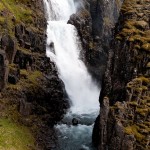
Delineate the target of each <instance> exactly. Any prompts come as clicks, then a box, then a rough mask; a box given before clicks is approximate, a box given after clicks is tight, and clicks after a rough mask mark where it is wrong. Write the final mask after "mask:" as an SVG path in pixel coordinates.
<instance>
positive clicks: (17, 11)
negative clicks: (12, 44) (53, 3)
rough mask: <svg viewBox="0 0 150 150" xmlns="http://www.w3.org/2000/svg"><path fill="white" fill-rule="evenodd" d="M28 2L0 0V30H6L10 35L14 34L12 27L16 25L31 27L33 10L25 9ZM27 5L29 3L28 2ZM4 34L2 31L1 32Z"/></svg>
mask: <svg viewBox="0 0 150 150" xmlns="http://www.w3.org/2000/svg"><path fill="white" fill-rule="evenodd" d="M27 2H28V0H26V1H25V0H24V1H22V0H21V1H20V2H19V1H16V0H1V1H0V12H1V15H0V29H1V32H2V31H3V30H7V32H8V33H10V34H11V35H13V34H14V26H15V25H16V24H17V23H21V22H23V23H25V24H26V25H28V24H29V25H31V24H32V23H33V14H34V13H33V10H31V8H29V7H27V5H25V4H27ZM28 3H29V2H28ZM3 32H4V31H3Z"/></svg>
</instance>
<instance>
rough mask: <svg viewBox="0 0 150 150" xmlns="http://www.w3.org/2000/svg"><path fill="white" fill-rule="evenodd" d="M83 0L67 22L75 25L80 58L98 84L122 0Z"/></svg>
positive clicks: (103, 69)
mask: <svg viewBox="0 0 150 150" xmlns="http://www.w3.org/2000/svg"><path fill="white" fill-rule="evenodd" d="M117 2H118V4H117V3H116V1H115V0H113V1H105V0H99V1H98V0H97V1H95V0H92V1H84V3H83V4H84V7H80V9H79V11H78V12H77V13H76V14H73V15H72V16H71V17H70V20H69V21H68V23H70V24H73V25H75V27H76V28H77V31H78V34H79V36H80V39H81V41H82V47H83V51H82V52H81V53H82V54H81V56H82V59H83V60H84V62H85V64H86V65H87V68H88V70H89V72H90V73H91V74H92V76H93V77H94V78H95V79H97V82H98V83H99V84H100V82H101V80H102V77H103V74H104V71H105V67H106V62H107V58H108V50H109V48H110V47H109V43H110V41H111V39H112V36H113V35H112V31H111V30H112V29H113V27H114V25H115V23H116V22H117V20H118V16H119V11H120V8H121V4H122V0H119V1H117Z"/></svg>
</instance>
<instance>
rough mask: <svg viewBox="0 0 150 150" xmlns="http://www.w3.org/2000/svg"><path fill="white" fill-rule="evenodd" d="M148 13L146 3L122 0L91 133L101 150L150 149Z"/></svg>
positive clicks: (139, 0) (137, 0)
mask: <svg viewBox="0 0 150 150" xmlns="http://www.w3.org/2000/svg"><path fill="white" fill-rule="evenodd" d="M149 10H150V2H149V1H148V0H133V1H130V0H125V1H124V4H123V6H122V9H121V13H120V17H119V21H118V23H117V25H116V28H115V31H114V39H113V40H112V43H111V49H110V51H109V57H108V62H107V68H106V72H105V77H104V80H103V84H102V91H101V95H100V103H101V108H100V117H99V120H97V121H96V125H95V128H96V129H94V131H98V130H99V131H98V134H97V133H95V132H94V134H93V137H94V138H93V139H94V140H99V142H98V143H96V142H94V143H95V144H96V146H97V147H98V149H100V150H106V149H108V150H120V149H121V150H148V149H150V145H149V142H150V138H149V132H150V126H149V122H150V116H149V115H150V114H149V111H150V107H149V98H150V75H149V69H148V68H149V67H148V66H149V61H150V55H149V54H150V53H149V52H150V47H149V42H150V41H149V37H150V32H149V31H150V22H149V21H150V18H149V14H150V11H149ZM106 98H107V100H109V103H110V106H109V105H108V102H107V105H106ZM96 137H97V138H96Z"/></svg>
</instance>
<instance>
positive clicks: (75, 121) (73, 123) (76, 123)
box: [72, 118, 79, 126]
mask: <svg viewBox="0 0 150 150" xmlns="http://www.w3.org/2000/svg"><path fill="white" fill-rule="evenodd" d="M78 123H79V121H78V119H76V118H73V119H72V125H74V126H77V125H78Z"/></svg>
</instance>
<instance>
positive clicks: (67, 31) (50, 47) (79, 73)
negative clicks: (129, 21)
mask: <svg viewBox="0 0 150 150" xmlns="http://www.w3.org/2000/svg"><path fill="white" fill-rule="evenodd" d="M44 4H45V9H46V11H45V12H46V15H47V20H48V25H47V56H48V57H50V59H51V60H52V61H54V62H55V63H56V66H57V68H58V72H59V77H60V78H61V79H62V81H63V82H64V84H65V89H66V92H67V94H68V97H69V99H70V102H71V108H70V110H69V111H68V113H67V114H66V116H65V117H64V119H63V121H62V122H61V123H60V124H58V125H56V126H55V128H56V130H57V132H58V133H59V137H58V147H57V148H55V150H81V149H82V150H83V149H84V150H93V149H94V148H93V147H92V143H91V139H92V138H91V136H92V128H93V123H94V120H95V118H96V116H97V115H98V110H99V102H98V98H99V92H100V89H99V88H98V87H97V85H96V83H95V82H94V81H93V80H92V78H91V76H90V74H89V73H88V71H87V68H86V66H85V64H84V63H83V62H82V60H81V59H80V51H81V50H82V48H81V43H80V40H79V38H78V35H77V31H76V28H75V27H74V26H73V25H70V24H67V21H68V20H69V17H70V16H71V15H72V14H73V13H75V12H76V6H77V4H76V2H74V0H44ZM73 118H76V119H77V120H78V121H79V124H78V125H77V126H73V125H71V122H72V119H73Z"/></svg>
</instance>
